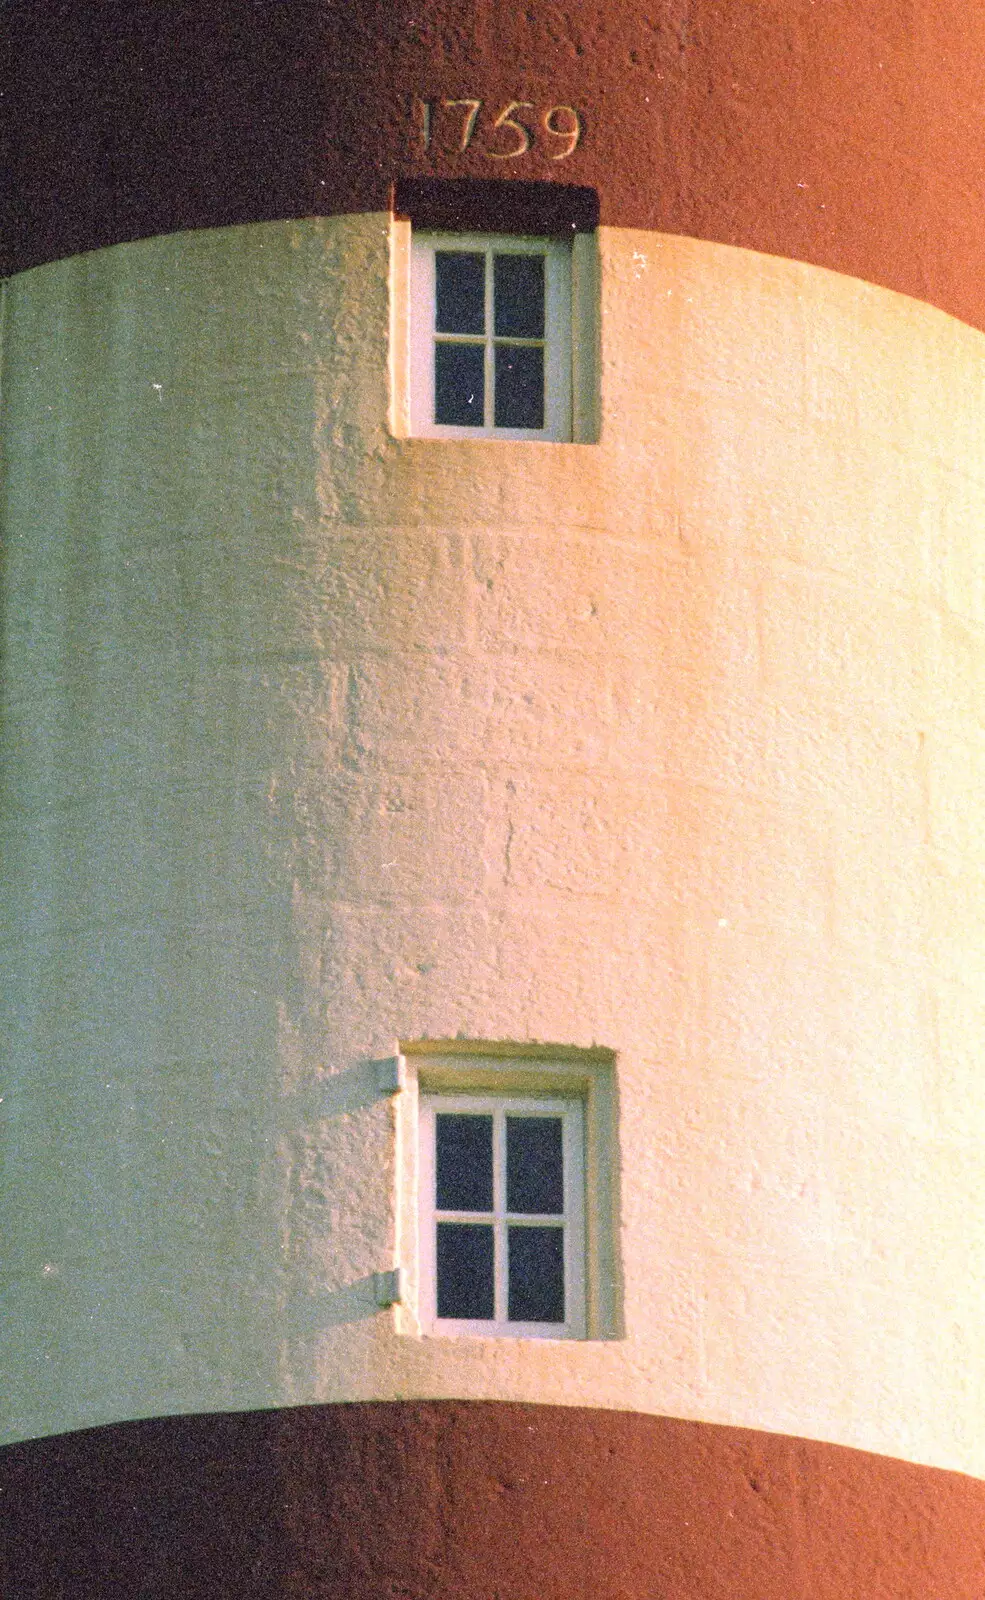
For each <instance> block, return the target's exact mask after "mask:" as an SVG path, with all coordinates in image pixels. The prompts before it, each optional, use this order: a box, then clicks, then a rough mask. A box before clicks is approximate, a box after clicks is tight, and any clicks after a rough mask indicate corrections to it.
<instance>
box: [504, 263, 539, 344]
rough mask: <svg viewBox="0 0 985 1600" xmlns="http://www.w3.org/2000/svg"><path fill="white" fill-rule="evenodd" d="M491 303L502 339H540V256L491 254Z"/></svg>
mask: <svg viewBox="0 0 985 1600" xmlns="http://www.w3.org/2000/svg"><path fill="white" fill-rule="evenodd" d="M493 305H494V308H495V313H494V322H495V330H496V333H497V334H498V335H499V336H500V337H501V338H507V339H509V338H512V339H543V337H544V258H543V256H494V257H493Z"/></svg>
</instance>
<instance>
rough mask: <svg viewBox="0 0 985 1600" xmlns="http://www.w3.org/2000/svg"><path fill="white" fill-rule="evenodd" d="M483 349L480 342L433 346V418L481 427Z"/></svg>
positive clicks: (452, 425) (450, 422)
mask: <svg viewBox="0 0 985 1600" xmlns="http://www.w3.org/2000/svg"><path fill="white" fill-rule="evenodd" d="M484 362H485V349H484V347H483V346H482V345H481V344H436V345H435V347H434V420H435V422H443V423H445V424H446V426H448V427H457V428H481V427H482V424H483V421H484V420H485V371H484Z"/></svg>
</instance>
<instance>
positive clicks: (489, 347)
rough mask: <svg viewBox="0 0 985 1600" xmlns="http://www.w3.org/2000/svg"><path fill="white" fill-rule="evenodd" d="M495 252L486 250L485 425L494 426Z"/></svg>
mask: <svg viewBox="0 0 985 1600" xmlns="http://www.w3.org/2000/svg"><path fill="white" fill-rule="evenodd" d="M493 259H494V258H493V252H492V250H491V249H487V251H486V367H485V370H486V386H485V387H486V403H485V418H484V420H485V425H486V427H487V428H491V427H493V425H494V423H495V420H496V397H495V394H494V392H493V389H494V385H495V382H496V306H495V296H494V286H493Z"/></svg>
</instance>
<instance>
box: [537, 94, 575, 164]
mask: <svg viewBox="0 0 985 1600" xmlns="http://www.w3.org/2000/svg"><path fill="white" fill-rule="evenodd" d="M559 117H560V118H563V119H564V120H565V122H566V123H567V126H566V127H563V126H560V125H559V123H558V118H559ZM544 130H545V132H546V133H549V134H550V136H551V138H552V139H564V140H566V141H567V145H566V148H565V149H564V150H559V151H558V153H557V155H551V156H550V160H551V161H564V160H565V159H566V158H567V157H568V156H570V155H571V153H572V151H573V150H575V149H577V146H578V141H579V139H580V138H581V117H580V116H579V115H578V113H577V111H576V110H575V108H574V106H551V108H550V110H549V111H545V112H544Z"/></svg>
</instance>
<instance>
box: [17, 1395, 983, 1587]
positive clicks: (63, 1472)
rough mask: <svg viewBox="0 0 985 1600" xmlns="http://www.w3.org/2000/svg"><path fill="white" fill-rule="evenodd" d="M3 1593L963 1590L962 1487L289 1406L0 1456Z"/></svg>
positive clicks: (744, 1441) (847, 1469)
mask: <svg viewBox="0 0 985 1600" xmlns="http://www.w3.org/2000/svg"><path fill="white" fill-rule="evenodd" d="M5 1504H7V1505H11V1506H13V1507H15V1508H16V1513H15V1514H14V1515H11V1516H8V1517H6V1518H5V1519H4V1522H3V1535H2V1537H0V1583H3V1581H4V1578H6V1583H7V1586H8V1589H9V1593H10V1594H11V1595H12V1596H13V1595H16V1596H17V1600H63V1597H64V1596H67V1595H72V1596H75V1595H80V1596H83V1595H84V1596H85V1600H132V1596H134V1595H135V1594H139V1595H140V1596H141V1600H173V1596H174V1595H175V1594H176V1593H179V1594H180V1595H181V1597H182V1600H489V1596H490V1595H495V1596H496V1597H497V1600H531V1597H532V1596H536V1597H537V1600H571V1597H572V1596H574V1597H576V1600H653V1597H655V1596H660V1597H663V1596H673V1597H674V1600H849V1597H852V1600H854V1597H855V1596H856V1595H864V1596H865V1597H866V1600H943V1597H944V1596H946V1597H947V1600H980V1596H981V1593H982V1588H983V1583H985V1516H983V1513H985V1484H982V1483H981V1482H978V1481H976V1480H974V1479H972V1478H967V1477H964V1476H962V1475H960V1474H958V1473H949V1472H940V1471H937V1470H935V1469H934V1468H932V1467H917V1466H912V1465H911V1464H909V1463H907V1462H900V1461H892V1460H888V1459H886V1458H885V1457H880V1456H871V1455H866V1454H865V1453H863V1452H860V1451H853V1450H844V1449H841V1448H839V1447H838V1446H836V1445H827V1444H815V1443H811V1442H810V1441H808V1440H804V1439H783V1438H777V1437H776V1436H773V1435H770V1434H765V1433H756V1432H751V1431H746V1430H741V1429H734V1428H721V1427H715V1426H709V1425H708V1424H705V1423H695V1422H680V1421H673V1420H671V1419H669V1418H666V1417H643V1416H632V1415H629V1414H627V1413H626V1412H616V1411H592V1410H582V1409H579V1408H576V1407H572V1406H565V1407H552V1406H525V1405H495V1404H493V1405H489V1404H485V1405H483V1404H469V1403H463V1402H456V1401H451V1402H448V1401H446V1402H440V1401H439V1402H416V1403H415V1402H407V1403H404V1404H396V1405H394V1404H390V1405H388V1404H377V1405H368V1406H367V1405H342V1406H309V1407H302V1408H298V1409H278V1410H276V1411H268V1412H262V1413H253V1414H252V1415H245V1416H244V1415H235V1414H232V1415H225V1416H198V1417H168V1418H160V1419H154V1420H152V1421H146V1422H130V1423H122V1424H118V1425H116V1426H113V1427H107V1428H97V1429H92V1430H86V1431H83V1432H80V1433H75V1434H71V1435H69V1436H68V1437H61V1438H54V1439H42V1440H34V1441H31V1442H30V1443H28V1444H23V1445H10V1446H8V1447H7V1449H5V1450H0V1506H3V1505H5Z"/></svg>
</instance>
